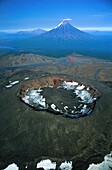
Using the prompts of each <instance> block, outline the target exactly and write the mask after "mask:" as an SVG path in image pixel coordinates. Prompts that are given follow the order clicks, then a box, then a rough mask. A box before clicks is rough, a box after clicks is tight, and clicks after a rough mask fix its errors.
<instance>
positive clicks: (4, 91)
mask: <svg viewBox="0 0 112 170" xmlns="http://www.w3.org/2000/svg"><path fill="white" fill-rule="evenodd" d="M24 55H25V54H24ZM14 57H15V56H11V58H10V57H9V58H8V57H6V58H2V59H1V60H0V64H1V67H0V69H1V72H0V85H1V86H0V87H1V88H0V126H1V128H0V169H4V168H6V167H7V166H8V165H9V164H11V163H13V162H14V163H16V164H17V165H18V166H19V168H20V170H24V169H25V167H26V165H27V166H28V168H27V169H29V170H35V169H36V168H35V167H36V164H37V162H39V161H40V160H42V159H47V158H49V159H50V160H52V161H56V162H57V165H58V166H59V165H60V164H61V162H62V161H64V160H68V161H72V162H73V169H75V170H86V169H87V168H88V166H89V164H90V163H92V162H94V163H99V162H101V161H102V160H103V157H104V155H106V154H108V153H110V151H111V150H112V119H111V117H112V104H111V101H112V62H110V61H105V60H98V59H94V58H92V59H91V58H89V57H84V56H80V55H78V56H77V55H76V54H72V55H70V56H67V57H65V58H60V59H52V58H49V57H47V58H45V57H44V56H39V55H38V57H37V56H35V55H34V56H33V57H32V58H34V59H33V62H32V63H31V64H30V62H29V63H26V62H25V63H24V64H23V63H22V62H20V63H19V64H17V62H15V61H17V60H19V59H18V57H19V56H18V57H17V58H16V60H15V58H14ZM25 57H26V58H29V54H28V55H27V54H26V55H25ZM39 57H40V58H39ZM20 58H21V56H20ZM8 60H9V61H8ZM7 63H8V67H7ZM46 76H63V77H65V78H66V77H69V78H72V79H75V80H77V81H80V82H83V83H85V84H86V83H87V84H89V85H91V86H94V87H95V88H96V89H97V90H98V91H99V92H100V94H101V98H100V99H99V101H98V103H97V105H96V107H95V109H94V111H93V112H92V114H91V115H89V116H86V117H83V118H79V119H70V118H65V117H62V116H61V115H55V114H52V113H50V112H46V111H35V110H34V109H33V108H31V107H29V106H28V105H25V104H24V103H23V102H21V101H20V99H19V98H18V97H17V93H18V91H19V89H20V87H21V85H22V83H23V82H25V81H29V80H33V79H38V78H41V77H46ZM28 79H29V80H28ZM10 81H11V82H15V81H19V82H18V83H17V84H15V85H12V87H10V88H7V87H5V86H7V85H9V84H10V83H11V82H10Z"/></svg>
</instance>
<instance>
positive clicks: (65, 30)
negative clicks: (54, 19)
mask: <svg viewBox="0 0 112 170" xmlns="http://www.w3.org/2000/svg"><path fill="white" fill-rule="evenodd" d="M41 37H42V38H55V39H57V38H61V39H78V40H79V39H81V40H82V39H89V38H91V37H92V35H90V34H88V33H86V32H83V31H81V30H79V29H77V28H75V27H73V26H72V25H71V24H70V23H69V22H68V21H66V20H64V21H63V22H61V23H60V24H59V25H58V26H57V27H55V28H54V29H52V30H50V31H48V32H46V33H44V34H42V35H41Z"/></svg>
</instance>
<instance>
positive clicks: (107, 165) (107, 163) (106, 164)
mask: <svg viewBox="0 0 112 170" xmlns="http://www.w3.org/2000/svg"><path fill="white" fill-rule="evenodd" d="M111 169H112V154H108V155H106V156H105V157H104V161H103V162H102V163H99V164H94V163H92V164H91V165H89V168H88V169H87V170H111Z"/></svg>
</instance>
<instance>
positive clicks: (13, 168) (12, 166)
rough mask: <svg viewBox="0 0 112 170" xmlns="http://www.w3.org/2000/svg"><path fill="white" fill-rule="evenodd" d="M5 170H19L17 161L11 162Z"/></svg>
mask: <svg viewBox="0 0 112 170" xmlns="http://www.w3.org/2000/svg"><path fill="white" fill-rule="evenodd" d="M4 170H19V168H18V167H17V165H16V164H15V163H13V164H10V165H9V166H8V167H7V168H5V169H4Z"/></svg>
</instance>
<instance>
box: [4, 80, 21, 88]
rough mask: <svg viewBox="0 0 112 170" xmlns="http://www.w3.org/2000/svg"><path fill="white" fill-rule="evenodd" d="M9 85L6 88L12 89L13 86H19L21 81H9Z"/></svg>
mask: <svg viewBox="0 0 112 170" xmlns="http://www.w3.org/2000/svg"><path fill="white" fill-rule="evenodd" d="M9 83H10V84H8V85H6V86H5V87H6V88H10V87H12V86H13V85H15V84H18V83H19V81H18V80H16V81H13V82H11V81H9Z"/></svg>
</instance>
